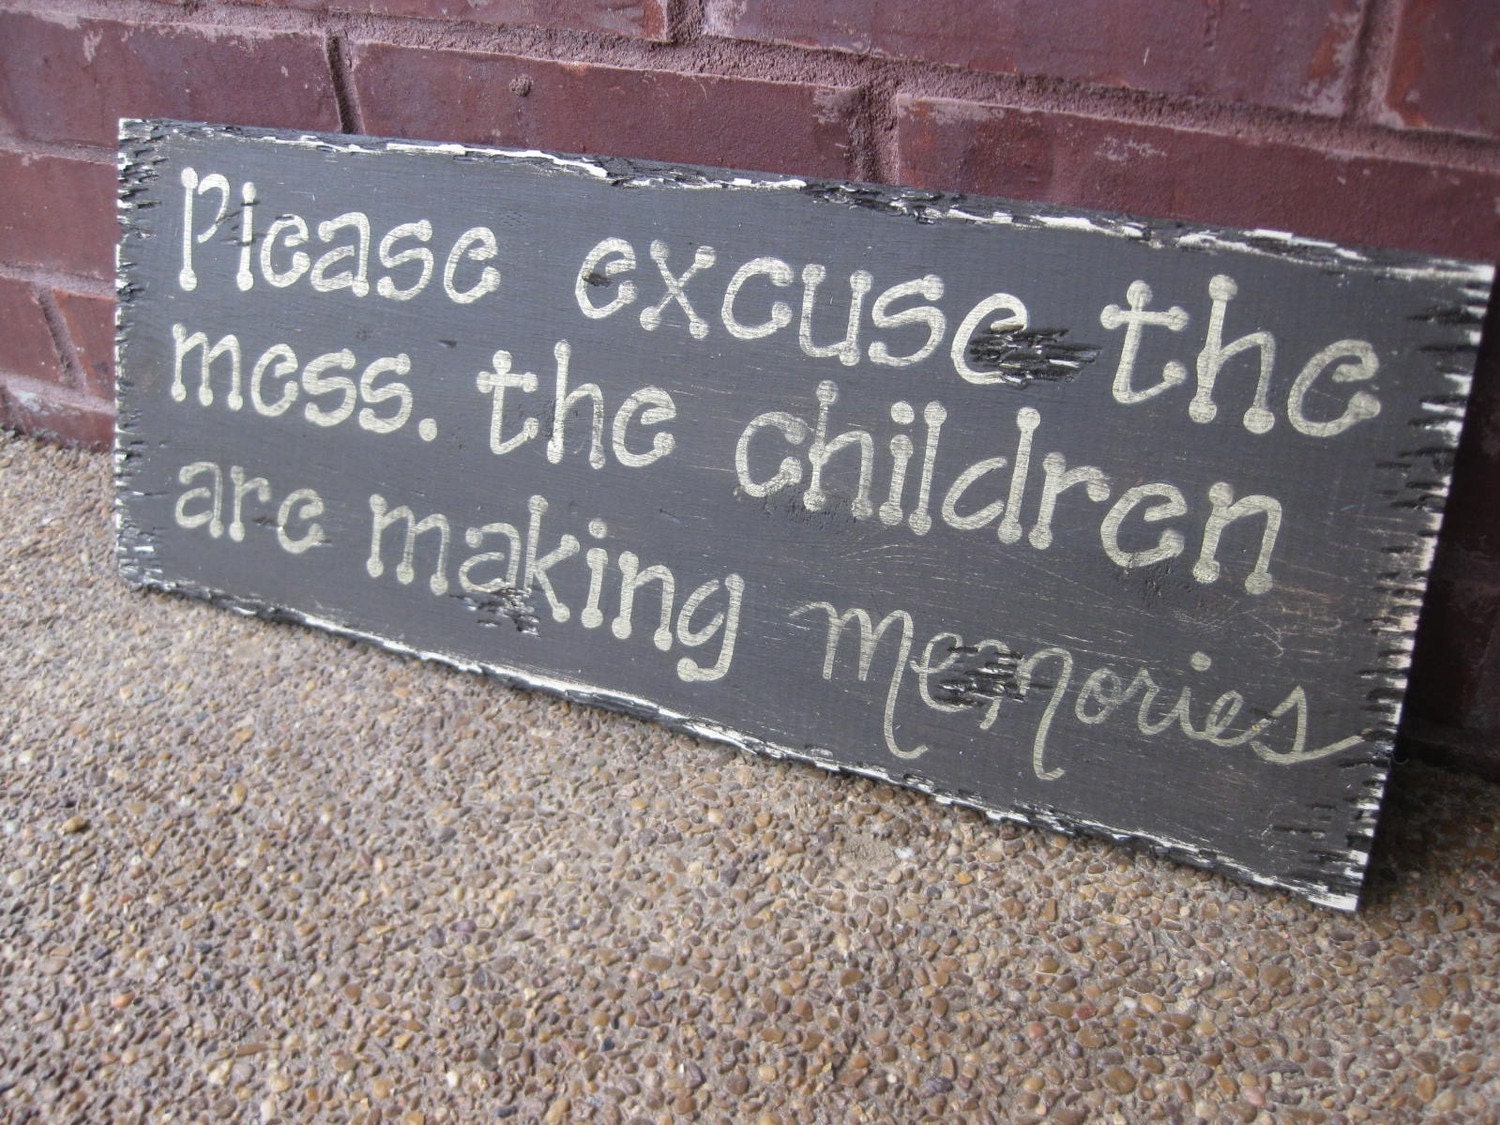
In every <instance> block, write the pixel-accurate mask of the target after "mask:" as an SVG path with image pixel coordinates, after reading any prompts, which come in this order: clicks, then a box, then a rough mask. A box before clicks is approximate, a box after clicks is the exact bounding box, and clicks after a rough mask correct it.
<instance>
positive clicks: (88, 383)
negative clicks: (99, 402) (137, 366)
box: [52, 292, 115, 398]
mask: <svg viewBox="0 0 1500 1125" xmlns="http://www.w3.org/2000/svg"><path fill="white" fill-rule="evenodd" d="M52 296H53V299H54V300H55V301H56V302H57V307H58V310H59V311H60V312H61V313H62V316H63V321H64V323H66V324H67V326H68V337H69V338H70V339H71V340H72V341H73V352H74V354H75V355H76V356H77V357H78V366H79V367H80V368H81V369H82V371H83V386H84V390H86V391H87V392H88V393H89V394H92V395H98V396H99V397H101V398H113V397H114V393H115V303H114V301H112V300H110V299H109V298H107V297H90V296H88V295H86V294H83V293H62V292H59V293H54V294H53V295H52Z"/></svg>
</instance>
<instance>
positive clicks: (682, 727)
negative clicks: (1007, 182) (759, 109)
mask: <svg viewBox="0 0 1500 1125" xmlns="http://www.w3.org/2000/svg"><path fill="white" fill-rule="evenodd" d="M169 135H182V136H190V137H191V136H202V137H209V138H232V139H234V140H237V141H243V142H247V143H261V144H275V145H288V146H293V147H299V148H303V149H312V150H317V151H323V152H330V153H345V154H362V155H379V154H382V153H389V154H392V155H402V156H413V157H429V158H449V159H464V160H474V161H486V162H488V161H494V162H502V163H510V164H524V165H528V166H532V167H540V168H543V169H545V170H546V171H548V172H550V173H553V174H562V175H573V176H580V177H587V178H590V179H593V180H596V181H597V180H603V181H605V182H607V183H608V184H609V185H610V186H611V187H614V188H619V189H622V190H628V189H631V188H657V189H666V190H720V191H731V192H735V191H795V192H797V193H799V194H803V195H807V196H811V197H812V198H814V199H817V200H819V201H822V202H825V203H830V204H833V205H837V206H850V207H861V208H867V209H870V210H874V211H879V212H884V213H888V214H892V215H895V216H899V217H903V218H906V219H908V220H910V221H915V222H918V223H924V224H932V223H938V222H960V223H972V224H979V225H1000V226H1008V227H1013V228H1018V229H1040V230H1070V231H1075V232H1082V233H1086V234H1089V235H1092V236H1096V237H1107V238H1123V239H1128V240H1131V241H1134V242H1137V243H1140V244H1142V245H1145V246H1147V247H1150V248H1152V249H1162V250H1181V251H1187V252H1211V253H1219V252H1225V253H1235V254H1250V255H1267V256H1271V257H1275V258H1278V259H1281V260H1285V261H1288V262H1290V263H1292V264H1295V265H1299V266H1302V267H1305V268H1314V269H1318V270H1320V271H1322V272H1324V273H1328V274H1352V273H1370V274H1375V275H1380V276H1385V277H1392V278H1408V279H1423V280H1431V281H1435V282H1440V283H1443V284H1446V285H1451V286H1453V287H1454V289H1455V291H1456V292H1462V293H1464V294H1465V296H1466V299H1465V300H1462V301H1458V302H1455V304H1454V305H1453V306H1452V307H1447V308H1442V309H1434V310H1433V311H1432V314H1431V316H1432V319H1433V320H1434V321H1437V322H1439V323H1443V324H1445V325H1448V326H1450V327H1455V328H1463V329H1466V330H1467V338H1468V343H1467V344H1466V345H1462V346H1460V347H1459V348H1458V349H1457V350H1463V349H1465V348H1466V349H1467V352H1468V353H1473V352H1477V348H1478V343H1479V325H1480V323H1481V322H1482V320H1483V316H1484V310H1485V307H1486V304H1487V301H1488V297H1489V288H1490V286H1492V284H1493V280H1494V270H1493V267H1492V266H1490V265H1488V264H1486V263H1478V262H1465V261H1462V260H1458V259H1453V258H1446V257H1436V256H1430V255H1422V254H1414V253H1410V252H1405V251H1390V250H1374V249H1369V248H1354V247H1346V246H1342V245H1339V244H1336V243H1333V242H1328V241H1324V240H1318V239H1309V238H1302V237H1299V236H1295V235H1290V234H1284V233H1280V232H1274V231H1248V232H1247V231H1235V230H1229V229H1226V228H1219V227H1212V226H1203V225H1195V224H1189V223H1184V222H1180V221H1177V220H1145V219H1136V218H1132V217H1126V216H1112V215H1104V214H1100V213H1097V212H1091V211H1085V210H1079V209H1070V208H1062V207H1053V206H1043V205H1036V204H1027V203H1017V202H1014V201H1008V200H1002V199H995V198H990V197H979V196H966V195H955V194H947V193H940V192H930V191H919V190H915V189H909V188H900V187H889V186H883V185H864V184H854V183H847V182H831V181H820V180H810V179H806V178H802V177H793V176H776V175H765V174H759V173H750V172H738V171H732V170H724V169H713V168H703V167H695V166H687V165H673V164H664V163H659V162H653V161H641V160H633V159H627V158H622V157H592V156H567V155H560V154H553V153H547V152H542V151H539V150H535V149H513V148H500V147H486V146H471V145H462V144H454V143H442V142H421V141H406V140H398V139H382V138H367V137H351V136H347V135H342V134H320V133H308V132H288V131H284V130H271V129H256V128H247V127H240V126H220V125H210V124H202V123H191V122H174V121H167V120H137V119H125V120H122V121H121V123H120V151H119V157H118V159H119V173H120V176H119V199H118V202H119V208H120V219H121V228H122V230H121V241H120V243H119V245H118V247H117V271H116V287H117V294H118V296H119V301H118V303H117V306H116V309H117V312H116V315H117V321H116V362H117V371H118V373H119V377H118V378H117V382H116V431H115V451H114V478H115V523H116V535H117V543H116V548H117V559H118V563H119V568H120V572H121V575H122V577H123V578H124V579H125V580H126V581H127V582H129V583H130V584H132V585H134V586H137V587H142V588H150V589H156V590H161V591H164V592H169V593H176V594H182V595H186V596H190V597H194V598H196V599H199V600H203V601H207V602H210V603H211V604H215V605H218V606H221V607H224V608H229V609H232V610H234V611H236V612H240V613H244V614H249V615H255V616H259V617H263V618H267V619H272V620H279V621H293V622H296V623H298V624H302V625H306V626H308V627H311V628H318V629H322V630H324V631H327V632H332V633H334V634H337V635H342V636H345V637H349V638H353V639H357V640H361V641H365V642H369V643H372V644H375V645H377V646H378V647H381V648H383V649H385V650H387V651H390V652H393V653H398V654H402V655H407V656H415V657H418V658H420V659H424V660H430V661H435V662H439V663H442V664H446V665H448V666H451V667H454V668H457V669H460V670H463V671H469V672H477V673H480V674H483V675H485V676H486V677H488V678H491V679H494V680H497V681H499V682H502V683H505V684H509V685H512V686H518V687H523V688H526V689H529V690H537V691H543V692H547V693H550V694H553V695H556V696H560V697H562V698H564V699H568V700H570V701H572V702H577V703H581V704H585V705H589V706H598V707H603V708H606V709H609V710H613V711H617V712H622V713H625V714H629V715H632V716H634V717H638V718H646V719H649V720H651V721H654V722H657V723H660V724H661V725H663V726H665V727H667V728H669V729H673V730H678V731H682V732H684V733H688V734H691V735H694V736H696V737H700V738H704V739H709V740H712V741H715V742H720V743H726V744H729V745H732V746H735V747H738V748H740V749H742V750H746V751H749V752H753V753H756V754H758V755H761V756H765V757H771V758H790V759H793V760H797V761H801V762H805V763H808V764H811V765H815V766H818V767H820V768H822V769H825V770H829V771H833V772H840V773H847V774H854V775H859V776H868V777H872V778H876V779H878V780H882V781H885V782H887V783H890V784H894V785H899V786H902V787H904V788H910V789H915V790H918V791H920V792H923V793H925V794H926V795H928V796H930V797H933V798H935V799H936V800H937V801H939V802H940V803H943V804H957V805H961V806H964V807H967V808H972V809H975V810H976V811H979V812H981V813H983V814H985V815H986V816H987V817H989V818H991V819H994V820H1012V821H1017V822H1020V823H1025V824H1029V825H1033V826H1037V827H1043V828H1048V829H1051V830H1054V831H1059V832H1066V833H1070V834H1071V833H1084V834H1087V835H1090V836H1096V837H1103V838H1106V839H1109V840H1111V841H1113V842H1116V843H1129V844H1131V845H1132V846H1137V847H1141V848H1143V849H1145V850H1147V851H1149V852H1151V853H1153V854H1157V855H1163V856H1166V857H1168V858H1171V859H1173V860H1175V861H1178V862H1183V863H1187V864H1189V865H1192V866H1196V867H1200V868H1206V869H1208V870H1212V871H1217V872H1222V873H1226V874H1229V875H1232V876H1233V877H1235V878H1238V879H1240V880H1242V881H1245V882H1248V883H1252V884H1255V885H1259V886H1266V887H1277V888H1281V889H1284V890H1288V891H1291V892H1293V893H1295V894H1298V895H1300V896H1302V897H1304V898H1306V899H1308V900H1310V901H1312V902H1314V903H1317V904H1319V905H1323V906H1328V907H1332V908H1334V909H1339V910H1345V911H1352V910H1356V909H1357V908H1358V906H1359V903H1360V898H1361V895H1362V892H1363V889H1364V887H1365V884H1366V880H1367V875H1368V865H1369V859H1370V851H1371V847H1372V845H1373V840H1374V834H1375V828H1376V823H1377V820H1378V815H1379V810H1380V807H1381V804H1382V799H1383V796H1384V791H1385V787H1386V785H1387V783H1388V780H1389V772H1390V762H1391V758H1392V756H1393V753H1394V747H1395V738H1396V733H1397V728H1398V725H1399V723H1400V718H1401V712H1402V707H1403V704H1404V700H1405V691H1406V686H1407V681H1408V677H1409V673H1410V666H1411V655H1412V650H1413V645H1414V640H1415V633H1416V627H1417V623H1418V620H1419V617H1420V611H1421V606H1422V600H1423V598H1424V597H1425V594H1426V589H1427V585H1428V581H1429V578H1430V574H1431V566H1432V561H1433V557H1434V554H1435V551H1436V545H1437V540H1438V534H1439V530H1440V528H1441V524H1442V503H1443V500H1444V499H1445V498H1446V496H1447V493H1448V489H1449V487H1450V485H1451V479H1452V458H1453V455H1454V452H1455V451H1456V449H1457V446H1458V442H1459V438H1460V434H1461V430H1462V423H1463V417H1464V413H1465V410H1466V407H1467V403H1468V398H1469V392H1470V389H1471V383H1472V370H1473V363H1472V360H1469V361H1468V362H1467V363H1465V364H1462V365H1460V368H1461V369H1459V370H1452V369H1449V368H1447V367H1445V363H1447V362H1448V359H1447V358H1446V357H1447V356H1449V355H1451V352H1452V351H1453V350H1455V349H1449V351H1448V353H1444V355H1435V356H1433V357H1432V361H1431V362H1432V365H1433V370H1432V371H1431V372H1430V375H1431V376H1432V381H1433V382H1434V383H1435V384H1436V383H1441V382H1446V383H1447V384H1448V386H1449V387H1450V391H1449V393H1447V394H1443V395H1430V396H1428V397H1427V398H1426V399H1424V401H1423V408H1424V410H1425V411H1427V413H1426V414H1424V415H1423V416H1422V417H1419V418H1416V419H1412V420H1410V423H1409V424H1410V425H1412V426H1414V427H1418V428H1420V429H1423V430H1431V431H1435V432H1436V433H1437V434H1438V435H1439V438H1438V441H1439V445H1440V448H1439V449H1437V450H1434V451H1433V452H1435V453H1437V454H1438V455H1439V456H1441V457H1442V458H1444V459H1445V460H1446V466H1445V467H1444V468H1443V470H1442V471H1441V472H1438V473H1433V472H1432V471H1431V470H1430V469H1429V470H1428V471H1424V472H1421V473H1420V474H1419V473H1418V471H1417V466H1416V465H1415V464H1414V463H1411V462H1406V463H1402V462H1390V463H1385V464H1383V465H1381V466H1380V467H1379V468H1380V470H1381V471H1383V472H1385V473H1388V474H1392V476H1393V477H1394V478H1395V479H1394V480H1393V481H1392V482H1391V483H1392V484H1393V485H1394V487H1392V488H1390V489H1387V490H1384V491H1386V492H1388V493H1389V495H1391V496H1392V497H1394V498H1395V499H1393V500H1392V504H1393V505H1395V506H1398V507H1400V508H1403V509H1411V510H1412V511H1414V512H1416V513H1419V516H1420V519H1421V527H1420V528H1418V529H1416V530H1414V531H1403V532H1402V533H1401V534H1400V535H1399V536H1398V535H1396V534H1395V533H1394V532H1393V533H1392V534H1391V536H1390V539H1394V540H1396V541H1394V542H1391V541H1389V540H1388V541H1385V542H1382V543H1380V549H1381V550H1382V551H1383V552H1384V553H1385V554H1387V555H1388V556H1389V557H1390V558H1391V559H1392V568H1391V570H1390V571H1389V572H1387V573H1386V574H1385V575H1382V579H1383V581H1382V582H1381V583H1379V584H1378V585H1377V588H1376V592H1377V593H1378V594H1379V596H1380V601H1381V608H1380V612H1379V613H1377V614H1376V616H1375V617H1373V618H1370V619H1368V620H1366V621H1365V622H1363V623H1362V624H1363V625H1364V626H1365V627H1366V629H1367V631H1368V633H1369V634H1370V635H1371V636H1372V637H1373V638H1374V639H1375V644H1376V650H1377V654H1378V659H1377V662H1378V664H1379V665H1380V666H1379V667H1374V668H1370V669H1364V670H1361V671H1360V672H1359V676H1360V678H1362V679H1364V680H1365V681H1366V682H1367V683H1368V685H1369V686H1368V688H1367V691H1366V693H1365V703H1364V707H1363V709H1364V710H1365V711H1366V712H1368V713H1370V714H1371V715H1372V716H1373V723H1372V726H1371V727H1370V728H1368V730H1369V732H1370V733H1368V734H1367V736H1366V742H1367V744H1368V746H1369V754H1368V755H1367V756H1366V761H1367V763H1368V764H1369V765H1370V767H1371V770H1372V773H1371V777H1370V778H1369V780H1368V781H1367V782H1366V784H1364V785H1363V787H1362V791H1361V792H1356V793H1350V794H1347V795H1346V797H1345V801H1346V802H1347V803H1348V804H1349V806H1350V807H1351V809H1352V815H1351V816H1350V824H1349V829H1348V832H1347V833H1346V838H1345V844H1346V846H1347V847H1346V850H1345V851H1343V852H1342V853H1339V852H1336V851H1329V852H1327V853H1324V854H1325V856H1326V859H1327V862H1328V868H1327V870H1325V871H1320V872H1318V873H1317V874H1316V877H1315V878H1313V877H1310V878H1298V877H1296V876H1292V875H1284V874H1283V875H1267V874H1265V873H1263V872H1259V871H1256V870H1254V869H1253V868H1250V867H1248V866H1246V865H1245V864H1243V863H1240V862H1238V861H1236V860H1234V859H1232V858H1230V857H1228V856H1225V855H1224V854H1222V853H1220V852H1218V851H1216V850H1213V849H1209V848H1204V847H1200V846H1197V845H1193V844H1191V843H1186V842H1183V841H1178V840H1173V839H1170V838H1167V837H1164V836H1163V835H1162V834H1161V833H1159V832H1157V833H1153V832H1151V831H1148V830H1146V829H1141V828H1135V829H1122V828H1119V827H1116V826H1111V825H1108V824H1105V823H1103V822H1099V821H1094V820H1091V819H1088V818H1084V817H1080V816H1078V815H1076V814H1070V813H1066V812H1064V811H1061V810H1058V809H1055V808H1052V807H1050V806H1041V805H1031V804H1028V803H1025V802H1011V803H1008V804H1003V803H1000V802H997V801H995V800H993V799H987V798H984V797H981V796H979V795H977V794H974V793H970V792H964V791H954V790H952V789H950V788H947V787H943V786H939V785H937V784H935V783H933V782H932V781H930V780H928V779H926V778H924V777H923V776H921V775H920V774H918V773H915V772H911V771H894V770H888V769H885V768H882V767H879V766H874V765H855V764H851V763H846V762H842V761H839V760H838V759H837V757H836V756H835V755H834V754H833V753H832V752H830V751H826V750H823V749H822V748H820V747H817V746H812V745H809V746H805V747H803V748H802V749H797V748H794V747H791V746H786V745H781V744H778V743H774V742H770V741H766V740H764V739H760V738H757V737H755V736H752V735H748V734H745V733H744V732H741V731H738V730H735V729H733V728H731V727H729V726H725V725H722V724H719V723H715V722H713V721H711V720H705V719H701V718H695V717H693V716H692V715H689V714H684V713H680V712H677V711H674V710H670V709H668V708H665V707H663V706H661V705H659V704H656V703H653V702H651V701H649V700H646V699H641V698H637V697H635V696H631V695H629V694H625V693H620V692H617V691H610V690H608V689H604V688H601V687H597V686H594V685H589V684H582V683H577V682H574V681H571V680H567V679H564V678H558V677H552V676H547V675H542V674H538V673H534V672H530V671H527V670H525V669H522V668H518V667H512V666H508V665H505V664H502V663H490V662H480V661H474V660H471V659H469V658H467V657H462V656H457V655H454V654H450V653H444V652H438V651H425V650H422V649H418V648H414V647H411V646H408V645H405V644H402V643H401V642H399V641H396V640H393V639H391V638H387V637H383V636H381V635H380V634H378V633H375V632H371V631H369V630H367V629H364V628H359V627H355V626H352V625H347V624H343V623H341V622H338V621H334V620H332V619H329V618H325V617H321V616H319V615H318V614H316V613H310V612H307V611H304V610H297V609H292V608H290V607H281V606H275V605H270V604H265V603H261V602H257V601H256V600H254V599H249V598H245V597H242V596H237V595H234V594H230V593H228V592H226V591H221V590H217V589H214V588H212V587H208V586H200V585H196V584H193V583H186V582H180V581H174V580H172V579H169V578H167V577H165V576H163V575H161V574H154V573H152V567H151V566H150V562H149V559H150V556H151V554H152V548H151V544H150V542H149V538H150V537H149V535H148V534H147V533H145V532H144V531H142V529H140V528H139V527H136V526H135V525H134V524H133V523H132V522H131V520H130V518H129V514H128V512H127V510H126V505H125V497H126V495H127V493H128V490H129V476H130V473H129V468H128V466H129V461H130V438H131V427H132V423H133V421H134V419H135V417H136V415H133V414H130V413H129V412H128V411H127V408H126V407H127V404H126V402H125V397H126V396H125V394H124V391H125V389H126V388H127V387H128V386H129V385H130V375H129V372H128V371H127V370H126V365H125V364H124V362H123V358H124V357H123V348H122V345H123V343H124V341H125V339H126V336H127V334H128V331H129V328H130V318H129V312H130V310H131V308H132V307H133V306H132V305H131V297H132V296H133V295H134V294H135V293H136V292H138V285H137V282H136V280H135V279H134V277H133V270H134V263H133V262H131V261H130V260H129V257H128V253H127V251H128V248H129V246H130V242H131V239H132V237H133V236H135V235H136V234H137V233H138V230H137V227H136V224H135V216H134V211H135V209H136V206H137V204H136V203H135V197H136V196H137V195H139V194H140V192H142V191H143V190H145V187H146V185H147V184H148V183H149V182H150V181H151V180H152V179H154V178H155V175H156V172H155V170H154V165H155V163H158V162H160V160H162V159H165V158H164V157H157V158H156V159H155V160H153V159H151V157H152V153H153V149H154V147H155V146H156V144H157V143H158V142H159V141H161V140H162V139H164V138H166V137H167V136H169ZM1372 488H1373V486H1372ZM1408 518H1411V517H1408ZM1351 695H1352V693H1351Z"/></svg>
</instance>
